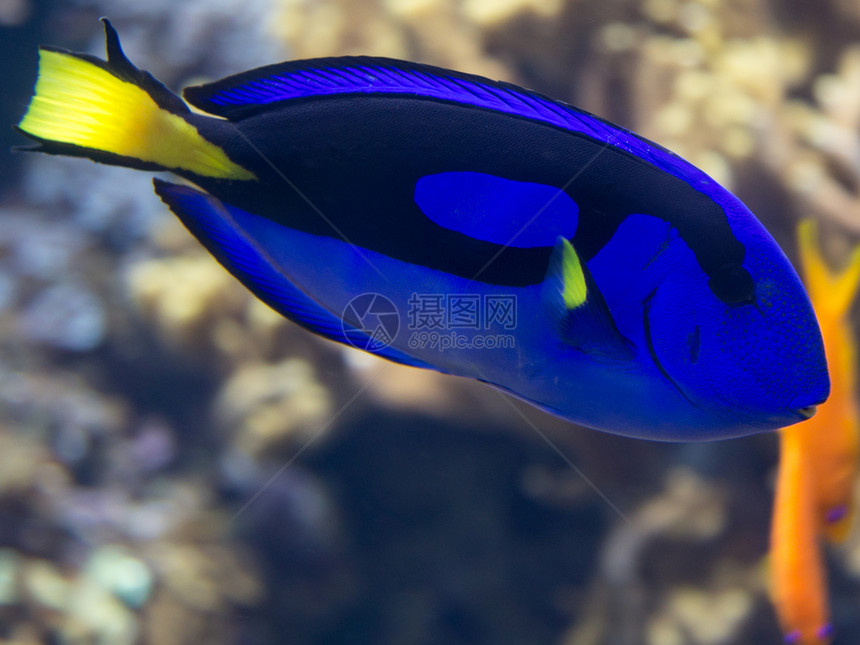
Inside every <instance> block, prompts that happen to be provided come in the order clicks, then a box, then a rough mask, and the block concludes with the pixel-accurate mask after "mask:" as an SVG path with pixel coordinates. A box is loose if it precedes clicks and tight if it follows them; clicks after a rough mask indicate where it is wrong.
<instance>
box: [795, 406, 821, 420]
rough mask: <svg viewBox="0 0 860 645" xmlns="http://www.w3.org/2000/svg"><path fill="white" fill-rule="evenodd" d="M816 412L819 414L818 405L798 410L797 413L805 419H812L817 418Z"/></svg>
mask: <svg viewBox="0 0 860 645" xmlns="http://www.w3.org/2000/svg"><path fill="white" fill-rule="evenodd" d="M816 412H818V406H817V405H807V406H806V407H803V408H798V409H797V413H798V414H799V415H800V416H801V417H803V418H804V419H811V418H812V417H814V416H815V413H816Z"/></svg>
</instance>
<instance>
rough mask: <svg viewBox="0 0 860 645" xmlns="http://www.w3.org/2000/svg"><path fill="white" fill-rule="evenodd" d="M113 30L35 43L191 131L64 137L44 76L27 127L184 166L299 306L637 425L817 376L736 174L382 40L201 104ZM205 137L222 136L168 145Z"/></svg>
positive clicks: (388, 352) (191, 196) (606, 422)
mask: <svg viewBox="0 0 860 645" xmlns="http://www.w3.org/2000/svg"><path fill="white" fill-rule="evenodd" d="M106 28H107V34H108V61H107V62H101V61H97V62H94V60H93V59H91V58H89V57H81V56H79V55H75V54H68V53H65V52H56V51H55V50H47V51H48V52H49V53H50V54H56V55H57V56H60V57H68V59H67V58H61V59H59V62H57V63H56V66H57V67H62V66H64V65H69V64H73V65H78V64H81V65H83V64H90V65H95V66H98V67H99V69H98V70H96V71H94V72H93V74H96V73H98V74H102V73H104V71H107V72H108V73H110V74H111V75H113V76H114V77H115V78H118V79H121V80H122V82H123V84H122V85H121V86H120V87H118V88H117V89H116V90H114V92H119V93H125V92H128V97H132V94H133V92H131V90H129V89H128V88H127V87H126V85H129V84H131V85H134V86H136V87H139V88H142V89H143V90H145V92H146V94H147V95H149V96H150V97H152V100H153V101H154V103H156V104H157V108H158V110H161V111H163V112H164V113H169V114H170V115H171V118H174V117H176V118H178V119H180V120H181V122H182V123H181V124H180V125H179V126H178V127H174V126H171V127H172V128H173V130H171V131H181V134H179V135H176V136H177V137H179V138H182V137H184V140H182V141H180V143H184V144H185V145H184V146H183V145H177V144H176V142H175V141H174V142H172V143H171V146H170V150H169V152H165V151H164V149H162V148H159V147H155V146H150V145H149V144H148V143H145V144H140V143H139V142H135V143H134V144H132V143H131V138H130V136H129V137H126V135H116V134H109V135H108V134H105V135H101V134H96V135H92V136H91V137H90V138H88V139H84V138H80V139H74V140H73V139H71V138H69V139H66V140H63V139H61V138H60V136H61V135H58V134H55V133H54V132H55V131H54V130H50V129H44V127H45V126H43V125H42V124H43V123H44V122H45V121H48V120H50V119H53V118H55V117H50V119H49V118H48V117H45V116H44V115H43V114H41V113H39V114H38V115H37V116H38V119H37V118H36V116H34V117H33V118H32V119H30V120H29V121H28V118H29V115H30V114H31V113H33V114H35V113H37V112H39V110H40V109H42V108H41V107H40V106H39V105H38V104H37V99H38V98H39V97H40V88H39V85H38V84H37V88H36V97H35V98H34V101H33V103H31V108H30V111H29V112H28V115H25V118H24V119H23V120H22V122H21V124H20V128H21V130H22V131H23V132H24V133H25V134H27V135H28V136H30V137H32V138H34V139H36V140H37V141H39V143H40V144H41V147H40V149H41V150H42V151H44V152H51V153H60V154H76V155H81V156H87V157H90V158H93V159H95V160H97V161H104V162H108V163H119V164H123V165H129V166H133V167H138V168H146V169H150V168H152V169H155V168H158V169H164V168H167V169H171V170H173V171H174V172H176V173H177V174H179V175H181V176H183V177H185V178H187V179H189V180H191V181H192V182H193V183H194V184H196V185H197V187H199V189H198V188H193V187H189V186H180V185H177V184H171V183H167V182H163V181H159V180H156V183H155V186H156V192H157V193H158V194H159V195H160V196H161V198H162V199H163V200H164V201H165V203H167V204H168V206H169V207H170V208H171V209H172V210H173V212H174V213H176V215H177V216H178V217H179V218H180V219H181V220H182V221H183V223H184V224H185V225H186V226H187V227H188V229H189V230H190V231H191V232H192V233H193V234H194V235H195V236H196V237H197V238H198V239H199V240H200V241H201V242H202V243H203V244H204V245H205V246H206V247H207V248H208V249H209V251H210V252H211V253H212V254H213V255H214V256H215V257H216V258H217V259H218V261H219V262H221V264H223V265H224V266H225V267H226V268H227V269H228V270H229V271H230V272H231V273H233V274H234V275H235V276H236V277H237V278H238V279H239V280H241V281H242V282H243V283H244V284H245V285H246V286H247V287H248V288H249V289H250V290H252V291H253V292H254V293H255V294H256V295H257V296H258V297H260V298H261V299H262V300H264V301H265V302H267V303H268V304H269V305H270V306H272V307H273V308H274V309H275V310H277V311H279V312H280V313H282V314H283V315H285V316H286V317H288V318H290V319H292V320H294V321H296V322H297V323H298V324H300V325H302V326H304V327H306V328H307V329H310V330H311V331H313V332H315V333H318V334H320V335H322V336H324V337H326V338H330V339H332V340H335V341H338V342H342V343H348V344H351V345H354V346H358V347H360V348H362V349H366V350H369V351H373V352H375V353H377V354H379V355H380V356H383V357H385V358H388V359H390V360H393V361H396V362H399V363H403V364H407V365H413V366H416V367H423V368H431V369H436V370H439V371H442V372H446V373H450V374H454V375H458V376H463V377H468V378H474V379H479V380H481V381H485V382H487V383H490V384H492V385H494V386H496V387H498V388H501V389H503V390H505V391H507V392H509V393H511V394H513V395H515V396H517V397H520V398H522V399H524V400H527V401H529V402H531V403H533V404H534V405H536V406H538V407H541V408H543V409H546V410H548V411H550V412H552V413H554V414H556V415H559V416H561V417H564V418H566V419H570V420H571V421H574V422H576V423H579V424H582V425H584V426H588V427H592V428H596V429H600V430H604V431H607V432H612V433H616V434H622V435H628V436H635V437H644V438H651V439H662V440H705V439H719V438H727V437H733V436H740V435H745V434H750V433H755V432H760V431H765V430H771V429H775V428H779V427H783V426H786V425H789V424H792V423H796V422H798V421H801V420H803V419H804V418H808V416H810V415H811V414H812V413H813V412H814V406H815V405H817V404H819V403H821V402H822V401H824V400H825V399H826V397H827V394H828V390H829V381H828V375H827V368H826V364H825V360H824V354H823V346H822V341H821V337H820V333H819V330H818V326H817V323H816V320H815V317H814V314H813V312H812V308H811V305H810V303H809V300H808V298H807V296H806V293H805V291H804V289H803V287H802V285H801V283H800V280H799V279H798V277H797V275H796V273H795V272H794V270H793V268H792V267H791V264H790V263H789V261H788V260H787V258H786V257H785V255H784V254H783V253H782V251H781V250H780V248H779V247H778V245H777V244H776V243H775V242H774V240H773V239H772V238H771V236H770V235H769V234H768V233H767V231H766V230H765V229H764V228H763V227H762V226H761V224H760V223H759V222H758V221H757V220H756V219H755V217H754V216H753V215H752V214H751V213H750V212H749V210H748V209H747V208H746V207H745V206H744V205H743V204H742V203H741V202H740V201H739V200H738V199H737V198H736V197H734V196H733V195H732V194H731V193H729V192H728V191H727V190H725V189H724V188H722V187H721V186H719V185H718V184H717V183H716V182H714V181H713V180H712V179H710V178H709V177H708V176H707V175H705V174H704V173H702V172H701V171H700V170H698V169H696V168H695V167H693V166H692V165H690V164H688V163H687V162H685V161H684V160H682V159H680V158H679V157H677V156H676V155H674V154H672V153H671V152H668V151H667V150H665V149H663V148H661V147H659V146H658V145H656V144H653V143H651V142H649V141H647V140H645V139H642V138H640V137H638V136H637V135H635V134H633V133H631V132H628V131H626V130H624V129H622V128H619V127H617V126H614V125H612V124H609V123H607V122H606V121H603V120H601V119H599V118H598V117H595V116H593V115H590V114H587V113H584V112H582V111H580V110H577V109H575V108H573V107H571V106H568V105H565V104H563V103H559V102H556V101H553V100H551V99H548V98H546V97H543V96H540V95H538V94H535V93H533V92H529V91H527V90H524V89H521V88H518V87H516V86H513V85H509V84H506V83H498V82H494V81H490V80H487V79H483V78H480V77H475V76H470V75H465V74H460V73H457V72H452V71H450V70H443V69H439V68H434V67H429V66H424V65H417V64H412V63H406V62H403V61H393V60H387V59H374V58H331V59H320V60H311V61H294V62H288V63H284V64H280V65H273V66H269V67H264V68H260V69H258V70H253V71H251V72H246V73H243V74H239V75H237V76H233V77H229V78H226V79H223V80H221V81H218V82H215V83H212V84H209V85H203V86H199V87H192V88H188V89H186V91H185V100H186V101H187V102H188V103H190V104H191V105H193V106H194V107H196V108H198V109H200V110H202V111H203V112H205V113H207V114H209V115H214V116H216V117H220V118H212V117H211V116H206V115H201V114H198V113H192V112H190V111H189V110H188V108H187V106H186V105H185V104H184V103H183V102H182V101H181V100H179V99H178V98H177V97H175V96H174V95H172V94H170V93H169V92H168V91H167V90H166V89H164V88H163V87H162V86H161V85H160V84H158V83H157V82H156V81H154V79H152V78H151V77H150V76H149V75H147V74H145V73H144V72H140V71H139V70H137V69H136V68H134V66H133V65H131V63H130V62H129V61H128V60H127V59H126V58H125V57H124V55H123V54H122V51H121V49H120V46H119V41H118V39H117V38H116V34H115V32H113V30H112V28H111V27H110V25H108V24H106ZM78 61H82V62H81V63H78ZM49 64H50V65H54V63H53V62H52V59H50V60H49V59H46V62H45V65H44V67H45V70H46V71H42V72H40V74H46V73H47V71H48V66H49ZM55 85H56V83H55ZM46 91H47V90H46ZM135 96H136V95H135ZM134 100H140V99H138V98H135V99H134ZM128 101H131V98H128ZM55 103H56V102H55ZM56 118H57V119H58V118H59V117H56ZM159 118H161V116H159V115H156V116H155V117H153V119H154V120H157V119H159ZM164 118H165V119H166V117H164ZM118 120H119V118H118ZM166 122H167V121H165V123H166ZM171 123H172V122H171ZM182 124H187V125H188V126H190V128H191V130H189V131H187V132H186V131H185V130H183V129H182V128H183V127H184V126H183V125H182ZM40 128H42V129H40ZM117 129H118V126H117V127H114V128H113V130H117ZM166 129H167V128H166V126H165V128H162V130H166ZM162 130H157V132H158V133H159V134H158V135H157V136H165V135H163V134H161V132H162ZM153 132H156V129H153ZM81 136H82V137H83V135H81ZM87 136H90V135H87ZM102 136H103V137H104V139H105V140H107V139H108V138H110V137H113V138H114V139H116V141H113V140H112V141H111V142H104V143H103V140H102V138H99V137H102ZM155 136H156V135H153V137H155ZM204 146H214V148H215V149H216V150H215V151H214V152H213V151H212V149H210V148H205V150H206V152H205V154H204V153H199V154H196V153H195V155H190V154H185V153H184V152H181V151H180V152H175V151H174V149H181V150H186V149H189V150H194V151H196V150H203V149H204ZM222 153H223V158H222V156H221V155H222ZM213 160H214V161H213Z"/></svg>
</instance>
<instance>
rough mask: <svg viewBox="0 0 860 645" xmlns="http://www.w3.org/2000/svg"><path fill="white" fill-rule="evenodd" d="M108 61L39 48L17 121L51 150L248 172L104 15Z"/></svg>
mask: <svg viewBox="0 0 860 645" xmlns="http://www.w3.org/2000/svg"><path fill="white" fill-rule="evenodd" d="M103 22H104V26H105V39H106V45H107V55H108V58H107V61H102V60H100V59H97V58H94V57H92V56H87V55H85V54H74V53H71V52H67V51H63V50H58V49H54V48H50V47H42V48H40V50H39V76H38V80H37V81H36V87H35V91H34V95H33V98H32V99H31V101H30V105H29V107H28V108H27V112H26V114H25V115H24V117H23V118H22V119H21V122H20V123H19V124H18V129H19V131H21V132H22V133H23V134H25V135H26V136H28V137H30V138H32V139H35V140H36V141H38V142H39V144H40V145H39V146H37V147H35V148H32V149H33V150H36V151H39V152H46V153H50V154H63V155H74V156H80V157H89V158H90V159H94V160H95V161H101V162H104V163H110V164H114V165H120V166H129V167H132V168H140V169H146V170H164V169H167V170H176V171H186V172H190V173H193V174H195V175H198V176H202V177H213V178H216V179H236V180H253V179H256V177H255V176H254V174H253V173H251V172H250V171H248V170H246V169H244V168H242V167H241V166H239V165H238V164H236V163H235V162H233V161H232V160H231V159H230V158H229V157H228V156H227V154H226V153H225V152H224V150H222V149H221V148H220V147H218V146H217V145H215V144H213V143H211V142H210V141H207V140H206V139H204V138H203V137H202V136H201V135H200V133H199V132H198V131H197V129H196V128H195V127H194V126H193V125H192V124H191V123H189V122H188V120H187V119H186V118H185V117H186V115H190V114H191V112H190V110H189V109H188V106H187V105H186V104H185V103H184V102H183V101H182V99H180V98H179V97H177V96H176V95H175V94H173V93H171V92H170V91H169V90H168V89H167V88H165V87H164V86H163V85H162V84H161V83H159V82H158V81H156V80H155V79H154V78H153V77H152V76H151V75H150V74H148V73H146V72H144V71H141V70H139V69H137V68H136V67H135V66H134V65H133V64H132V63H131V62H130V61H129V60H128V59H127V58H126V57H125V54H123V51H122V48H121V46H120V43H119V37H118V36H117V33H116V31H115V30H114V28H113V27H112V26H111V24H110V23H109V22H108V21H107V20H106V19H103Z"/></svg>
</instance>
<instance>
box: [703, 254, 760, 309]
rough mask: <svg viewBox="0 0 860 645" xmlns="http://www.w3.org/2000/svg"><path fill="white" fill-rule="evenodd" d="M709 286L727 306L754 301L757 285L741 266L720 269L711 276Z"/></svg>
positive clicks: (731, 265)
mask: <svg viewBox="0 0 860 645" xmlns="http://www.w3.org/2000/svg"><path fill="white" fill-rule="evenodd" d="M708 286H709V287H710V288H711V291H713V292H714V295H715V296H717V298H719V299H720V300H722V301H723V302H724V303H726V304H727V305H745V304H750V303H752V302H753V301H754V298H753V293H754V292H755V283H754V282H753V279H752V276H751V275H750V274H749V271H747V270H746V269H744V268H743V267H742V266H741V265H739V264H728V265H725V266H722V267H720V268H719V269H718V270H717V272H716V273H715V274H714V275H713V276H711V279H710V280H709V281H708Z"/></svg>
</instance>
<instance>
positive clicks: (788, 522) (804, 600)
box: [770, 423, 832, 645]
mask: <svg viewBox="0 0 860 645" xmlns="http://www.w3.org/2000/svg"><path fill="white" fill-rule="evenodd" d="M806 426H807V423H802V424H800V425H798V426H792V427H788V428H784V429H782V430H780V457H779V475H778V476H777V484H776V499H775V500H774V510H773V524H772V525H771V534H770V552H771V589H772V597H773V603H774V605H775V607H776V613H777V616H778V617H779V624H780V626H781V627H782V631H783V633H784V634H785V642H786V643H791V644H792V645H825V644H826V643H829V642H830V638H831V632H832V630H831V627H830V624H829V609H828V603H827V581H826V574H825V571H824V563H823V560H822V555H821V549H820V544H819V541H818V538H819V531H818V525H817V522H816V508H815V504H814V497H813V490H814V485H813V472H812V470H813V469H812V468H811V467H810V463H809V457H808V455H807V454H806V452H805V450H806V443H807V441H806V438H805V437H804V436H803V435H804V433H805V431H806Z"/></svg>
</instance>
